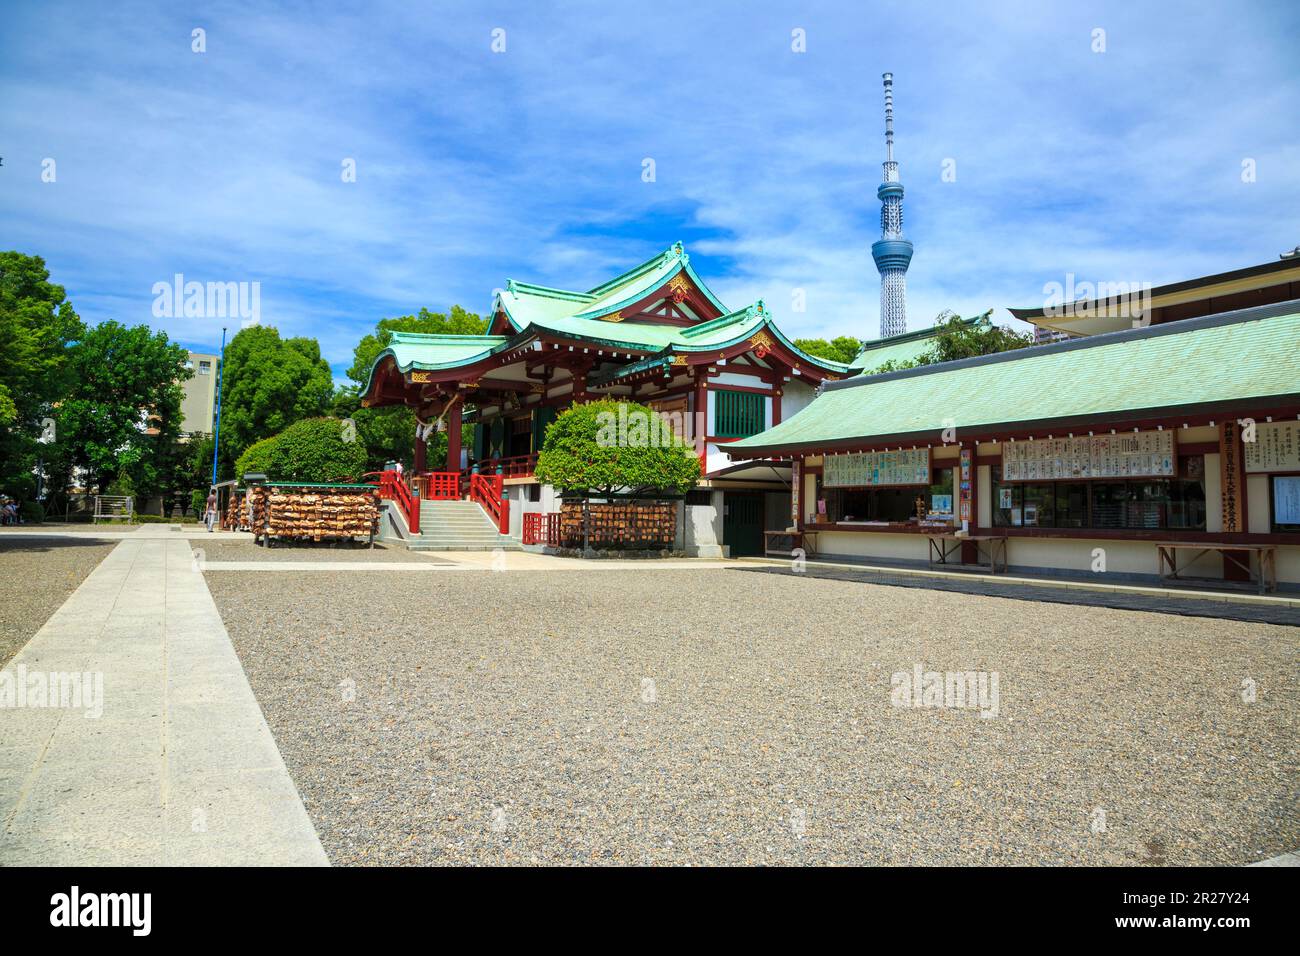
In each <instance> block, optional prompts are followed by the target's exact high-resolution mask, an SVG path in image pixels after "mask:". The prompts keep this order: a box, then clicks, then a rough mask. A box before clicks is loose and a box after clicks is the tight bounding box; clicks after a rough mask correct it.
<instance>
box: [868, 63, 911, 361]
mask: <svg viewBox="0 0 1300 956" xmlns="http://www.w3.org/2000/svg"><path fill="white" fill-rule="evenodd" d="M884 80H885V162H884V168H885V181H884V182H883V183H881V184H880V188H879V189H877V190H876V196H877V197H878V198H879V199H880V238H879V239H878V240H876V241H875V242H873V243H872V244H871V257H872V258H873V259H875V260H876V268H877V269H878V270H879V271H880V337H881V338H882V339H883V338H886V337H888V336H891V335H902V334H903V333H904V332H906V331H907V267H908V265H909V264H910V263H911V261H912V244H911V243H910V242H908V241H907V240H906V239H904V238H903V184H902V183H900V182H899V181H898V163H897V162H895V161H894V74H892V73H886V74H884Z"/></svg>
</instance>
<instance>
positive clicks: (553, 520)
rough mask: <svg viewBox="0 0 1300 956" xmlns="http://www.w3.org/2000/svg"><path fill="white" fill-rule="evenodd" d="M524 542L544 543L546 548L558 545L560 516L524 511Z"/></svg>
mask: <svg viewBox="0 0 1300 956" xmlns="http://www.w3.org/2000/svg"><path fill="white" fill-rule="evenodd" d="M523 542H524V544H544V545H546V546H547V547H548V548H558V547H559V546H560V516H559V515H558V514H551V515H544V514H542V513H541V512H540V511H526V512H524V534H523Z"/></svg>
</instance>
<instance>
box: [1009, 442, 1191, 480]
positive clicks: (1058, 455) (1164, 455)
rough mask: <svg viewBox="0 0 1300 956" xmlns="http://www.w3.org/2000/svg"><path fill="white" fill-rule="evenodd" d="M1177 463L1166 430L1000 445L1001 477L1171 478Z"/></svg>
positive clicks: (1017, 478) (1051, 478)
mask: <svg viewBox="0 0 1300 956" xmlns="http://www.w3.org/2000/svg"><path fill="white" fill-rule="evenodd" d="M1177 466H1178V461H1177V459H1176V458H1175V456H1174V433H1173V432H1171V431H1154V432H1128V433H1124V434H1118V435H1083V436H1080V437H1077V438H1044V439H1038V440H1035V441H1017V442H1006V443H1004V444H1003V446H1002V480H1003V481H1055V480H1060V479H1070V478H1160V477H1168V478H1172V477H1173V476H1174V475H1175V474H1176V473H1177Z"/></svg>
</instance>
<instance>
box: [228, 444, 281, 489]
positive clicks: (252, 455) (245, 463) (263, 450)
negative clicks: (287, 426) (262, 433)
mask: <svg viewBox="0 0 1300 956" xmlns="http://www.w3.org/2000/svg"><path fill="white" fill-rule="evenodd" d="M277 437H278V436H276V435H272V436H271V437H270V438H263V439H262V440H261V441H255V442H253V444H251V445H249V446H248V447H247V448H245V449H244V453H243V454H242V455H240V456H239V460H238V461H236V462H235V477H236V478H238V479H239V480H240V481H243V480H244V476H245V475H247V474H250V473H252V474H261V475H269V474H270V468H271V453H272V451H274V449H275V442H276V438H277Z"/></svg>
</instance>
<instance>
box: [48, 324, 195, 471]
mask: <svg viewBox="0 0 1300 956" xmlns="http://www.w3.org/2000/svg"><path fill="white" fill-rule="evenodd" d="M70 357H71V362H70V367H71V370H72V383H71V386H70V387H69V388H68V390H67V393H66V395H65V397H64V399H63V400H62V401H61V402H60V403H59V407H58V412H57V429H58V433H57V441H56V443H55V446H54V447H55V448H57V449H58V450H59V451H60V452H61V453H62V459H61V462H62V465H63V468H64V469H68V468H69V466H71V467H74V468H80V469H81V470H82V472H83V474H84V482H85V485H86V487H87V488H88V489H91V488H95V489H98V488H102V487H103V486H104V485H105V484H106V483H107V482H108V481H110V480H112V479H115V478H121V479H123V480H124V481H126V482H127V483H129V484H130V486H131V487H132V488H133V489H134V491H135V493H136V494H138V495H140V496H141V497H147V496H152V495H155V494H159V493H163V492H165V491H167V490H168V489H167V488H166V487H165V486H166V485H167V484H169V482H170V480H171V479H170V478H169V477H168V476H167V475H166V471H167V468H168V463H167V459H168V457H169V456H170V455H172V454H174V451H173V450H172V448H171V446H172V445H173V444H174V443H175V442H176V440H177V438H178V437H179V433H180V420H181V398H182V394H183V393H182V388H181V382H183V381H184V380H185V379H187V378H189V377H190V375H191V374H193V373H192V372H191V371H190V370H189V369H188V368H186V363H187V361H188V358H189V353H188V352H186V350H185V349H184V348H182V347H181V346H180V345H177V344H176V343H175V342H172V341H171V340H170V339H168V337H167V333H165V332H154V331H153V330H152V329H150V328H149V327H148V326H147V325H137V326H133V327H131V328H127V327H126V326H124V325H122V324H121V323H119V322H115V321H113V320H111V319H110V320H108V321H105V322H101V323H100V324H99V325H96V326H94V327H93V328H91V329H89V330H88V331H87V332H86V333H85V335H84V336H83V338H82V340H81V341H80V342H78V343H77V344H76V345H75V346H74V347H73V348H72V350H71V356H70Z"/></svg>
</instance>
